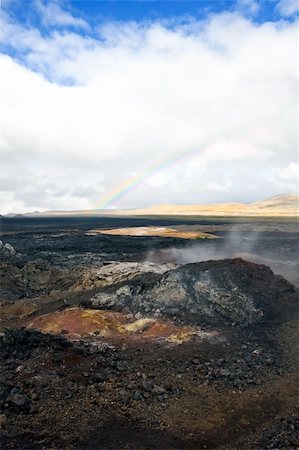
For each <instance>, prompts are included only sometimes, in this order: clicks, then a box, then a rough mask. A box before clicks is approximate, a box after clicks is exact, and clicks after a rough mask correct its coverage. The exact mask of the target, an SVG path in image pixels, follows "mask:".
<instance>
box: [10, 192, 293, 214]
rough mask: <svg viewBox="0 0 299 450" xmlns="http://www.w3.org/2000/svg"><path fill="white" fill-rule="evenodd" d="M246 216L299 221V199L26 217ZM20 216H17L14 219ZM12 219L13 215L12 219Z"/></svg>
mask: <svg viewBox="0 0 299 450" xmlns="http://www.w3.org/2000/svg"><path fill="white" fill-rule="evenodd" d="M97 215H99V216H148V215H155V216H156V215H158V216H164V215H165V216H168V215H171V216H180V215H181V216H193V215H194V216H235V217H237V216H244V217H299V195H296V194H280V195H275V196H274V197H271V198H267V199H265V200H258V201H255V202H252V203H217V204H209V205H200V204H199V205H155V206H150V207H148V208H142V209H126V210H125V209H114V210H111V209H110V210H109V209H102V210H92V209H91V210H79V211H44V212H39V211H35V212H34V213H27V214H22V216H25V217H62V216H89V217H93V216H97ZM15 216H16V215H15V214H14V217H15ZM10 217H11V215H10Z"/></svg>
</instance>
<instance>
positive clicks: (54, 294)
mask: <svg viewBox="0 0 299 450" xmlns="http://www.w3.org/2000/svg"><path fill="white" fill-rule="evenodd" d="M147 226H151V227H170V226H171V229H172V230H176V231H175V232H173V231H172V232H171V234H176V236H180V237H172V236H167V237H165V236H150V235H149V236H146V235H142V236H140V235H138V233H137V235H136V233H133V234H134V235H132V232H131V231H130V232H131V235H128V236H126V235H115V232H113V233H112V234H110V233H106V231H105V233H103V234H102V233H94V232H93V233H91V232H90V230H95V229H96V230H101V229H103V230H109V229H117V228H122V229H126V228H128V229H130V230H131V229H132V227H147ZM163 233H164V234H167V233H166V232H164V231H163ZM187 235H188V237H190V236H196V239H194V240H192V239H184V238H181V236H187ZM211 235H213V236H215V237H216V238H215V239H210V238H206V237H207V236H208V237H210V236H211ZM198 237H200V238H198ZM298 244H299V228H298V223H296V222H295V221H291V220H290V221H288V220H286V219H284V220H270V219H267V220H262V219H259V220H258V221H257V220H256V221H254V220H253V219H250V220H248V221H246V219H242V220H239V221H238V220H237V219H234V220H230V219H225V220H221V219H207V218H206V219H205V220H201V219H198V220H194V219H193V220H192V221H190V220H189V221H188V220H187V219H181V220H180V221H179V220H175V219H156V220H155V219H146V218H143V219H130V218H123V219H121V218H119V219H117V218H113V219H109V218H100V217H98V218H59V219H54V218H47V219H29V218H10V219H9V218H2V219H1V242H0V267H1V272H0V300H1V302H0V313H1V335H0V357H1V369H0V371H1V372H0V374H1V375H0V377H1V391H0V427H1V448H3V449H4V450H6V449H20V450H21V449H24V450H25V449H28V450H29V449H48V450H50V449H57V450H67V449H69V450H72V449H74V450H75V449H76V450H100V449H101V450H104V449H115V450H116V449H118V450H121V449H129V450H139V449H140V450H145V449H160V450H167V449H169V450H172V449H182V450H183V449H186V450H187V449H223V450H225V449H226V450H228V449H271V448H272V449H276V448H281V449H297V448H298V447H299V387H298V386H299V370H298V368H299V358H298V322H299V293H298V285H299V278H298V273H299V272H298V268H299V255H298V248H299V245H298Z"/></svg>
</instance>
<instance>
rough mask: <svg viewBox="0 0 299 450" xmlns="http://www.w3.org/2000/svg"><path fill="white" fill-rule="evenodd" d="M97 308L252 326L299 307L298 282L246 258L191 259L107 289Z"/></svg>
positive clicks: (94, 300) (99, 296) (95, 304)
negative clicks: (168, 268) (163, 272)
mask: <svg viewBox="0 0 299 450" xmlns="http://www.w3.org/2000/svg"><path fill="white" fill-rule="evenodd" d="M91 304H92V306H93V307H94V308H101V309H103V308H106V309H117V310H124V309H125V310H127V311H130V312H133V313H138V312H140V311H142V312H145V313H148V314H150V315H154V316H162V317H163V316H164V317H173V316H175V317H176V318H177V319H181V320H183V321H188V322H190V321H191V322H195V323H198V324H203V323H205V324H213V325H215V324H225V323H227V324H228V323H229V324H235V325H239V326H248V325H250V324H254V323H259V322H261V321H262V322H270V321H275V320H276V319H283V318H284V317H287V316H288V315H290V314H291V313H292V312H294V311H295V310H298V305H299V299H298V292H297V291H296V289H295V287H294V286H293V285H292V284H291V283H289V282H288V281H286V280H285V279H283V278H282V277H280V276H276V275H274V274H273V272H272V270H271V269H270V268H269V267H267V266H264V265H257V264H254V263H250V262H247V261H244V260H242V259H238V258H237V259H231V260H220V261H207V262H200V263H194V264H186V265H184V266H180V267H178V268H176V269H173V270H170V271H168V272H166V273H165V274H162V275H160V276H158V275H156V277H155V278H153V277H149V276H148V274H147V275H144V276H140V277H139V278H138V277H137V278H135V279H134V280H132V281H131V282H129V283H121V284H119V285H117V286H112V287H110V288H107V289H105V290H103V291H102V292H100V293H98V294H97V295H96V296H94V297H93V298H92V300H91Z"/></svg>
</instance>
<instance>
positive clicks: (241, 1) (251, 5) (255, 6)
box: [236, 0, 260, 15]
mask: <svg viewBox="0 0 299 450" xmlns="http://www.w3.org/2000/svg"><path fill="white" fill-rule="evenodd" d="M236 8H237V10H240V11H243V12H244V13H247V14H251V15H254V14H257V13H258V11H259V10H260V4H259V3H258V2H257V1H256V0H238V1H237V3H236Z"/></svg>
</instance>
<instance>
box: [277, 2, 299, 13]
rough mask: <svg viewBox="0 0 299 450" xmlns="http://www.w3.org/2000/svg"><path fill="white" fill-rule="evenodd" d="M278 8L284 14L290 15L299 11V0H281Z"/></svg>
mask: <svg viewBox="0 0 299 450" xmlns="http://www.w3.org/2000/svg"><path fill="white" fill-rule="evenodd" d="M276 8H277V10H278V12H279V13H280V14H281V15H282V16H285V17H289V16H292V15H293V14H296V13H298V12H299V1H298V0H280V1H279V2H278V3H277V5H276Z"/></svg>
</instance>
